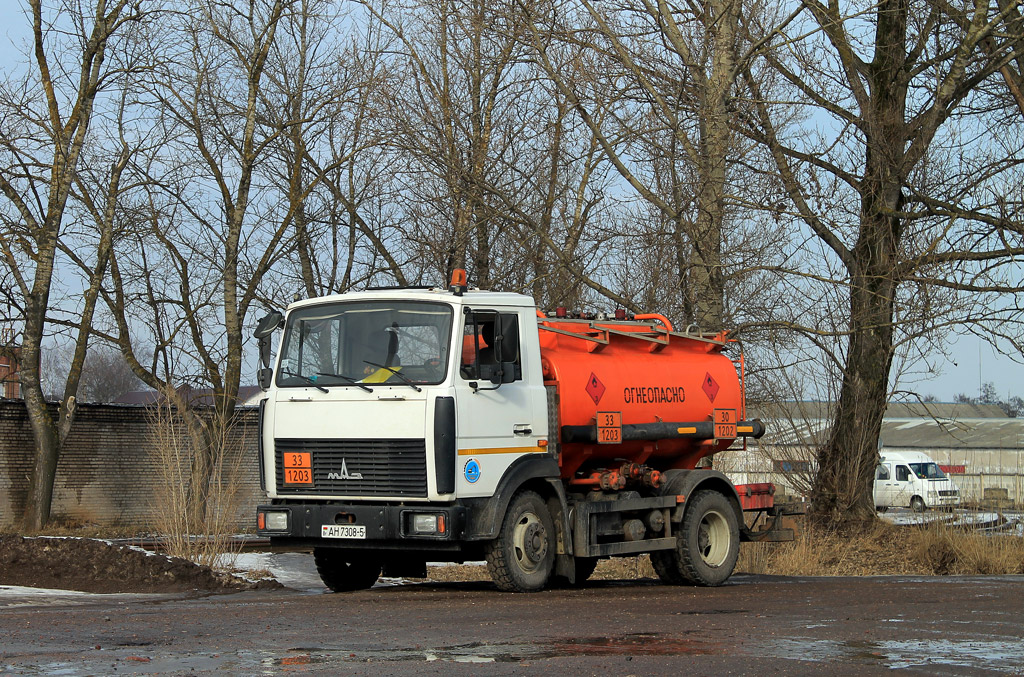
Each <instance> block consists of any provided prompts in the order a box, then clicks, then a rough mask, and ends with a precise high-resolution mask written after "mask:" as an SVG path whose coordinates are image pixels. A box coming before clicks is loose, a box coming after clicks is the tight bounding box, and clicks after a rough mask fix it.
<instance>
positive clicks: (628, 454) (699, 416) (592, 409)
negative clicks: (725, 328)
mask: <svg viewBox="0 0 1024 677" xmlns="http://www.w3.org/2000/svg"><path fill="white" fill-rule="evenodd" d="M538 325H539V329H540V345H541V356H542V358H541V364H542V369H543V373H544V379H545V385H546V386H548V388H553V389H554V391H555V396H556V397H555V401H556V402H557V405H556V406H557V411H558V421H559V428H560V433H561V448H560V452H561V455H560V462H561V468H562V477H563V478H564V479H567V480H573V479H578V478H579V475H580V473H581V472H584V474H585V471H587V470H589V469H597V468H604V467H608V466H618V465H621V464H622V463H632V464H637V465H641V466H647V467H649V468H651V469H654V470H656V471H660V472H664V471H666V470H670V469H692V468H695V467H696V466H697V463H698V461H699V460H700V459H701V458H703V457H705V456H709V455H711V454H714V453H716V452H719V451H723V450H725V449H726V448H728V447H729V446H730V445H731V444H732V443H733V442H734V440H735V439H736V438H737V437H738V436H745V437H760V436H761V434H763V432H764V426H763V425H762V424H761V422H760V421H757V420H755V421H746V420H745V407H744V398H743V382H742V373H741V372H742V361H740V362H739V364H737V363H734V362H733V361H732V360H730V359H729V358H728V357H727V356H725V355H724V354H723V352H722V351H723V350H724V349H725V347H726V346H727V345H728V343H727V341H726V340H725V337H724V333H723V334H718V335H715V336H713V337H708V336H703V335H698V334H687V333H685V332H676V331H673V328H672V325H671V324H670V323H669V321H668V320H667V319H666V318H664V317H662V316H661V315H640V316H637V317H636V318H635V319H634V321H607V322H601V321H590V320H571V319H560V318H548V317H538ZM716 415H717V421H718V423H719V425H718V426H716ZM602 418H603V419H605V420H601V419H602ZM602 423H609V424H611V425H609V426H607V427H603V426H601V424H602ZM606 431H607V432H606ZM602 433H604V436H605V437H607V439H599V437H601V436H602Z"/></svg>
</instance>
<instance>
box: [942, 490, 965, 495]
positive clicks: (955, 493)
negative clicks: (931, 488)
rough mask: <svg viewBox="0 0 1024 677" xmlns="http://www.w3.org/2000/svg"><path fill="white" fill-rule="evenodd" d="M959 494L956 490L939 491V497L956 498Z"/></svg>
mask: <svg viewBox="0 0 1024 677" xmlns="http://www.w3.org/2000/svg"><path fill="white" fill-rule="evenodd" d="M959 493H960V492H959V491H957V490H956V489H939V496H956V495H957V494H959Z"/></svg>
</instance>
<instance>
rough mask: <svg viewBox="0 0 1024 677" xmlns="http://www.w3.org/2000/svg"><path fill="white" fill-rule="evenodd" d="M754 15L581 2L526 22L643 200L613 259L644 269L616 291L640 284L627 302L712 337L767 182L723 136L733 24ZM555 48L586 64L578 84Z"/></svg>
mask: <svg viewBox="0 0 1024 677" xmlns="http://www.w3.org/2000/svg"><path fill="white" fill-rule="evenodd" d="M759 11H760V10H759V9H758V8H757V6H756V5H755V4H754V3H746V4H744V3H742V2H741V0H708V1H707V2H702V3H689V4H686V5H677V4H673V3H666V2H657V3H656V2H649V1H646V0H636V1H635V2H632V1H627V2H599V1H598V2H594V1H591V0H580V3H579V5H578V6H573V5H569V6H556V7H555V8H554V9H553V14H552V16H551V17H550V18H548V17H543V16H542V15H539V14H537V15H533V21H532V25H533V26H534V29H533V33H532V43H533V47H534V48H535V50H536V52H537V55H538V59H539V62H540V64H541V65H542V66H543V68H544V70H545V72H546V74H547V76H548V77H549V78H551V79H552V81H553V82H554V83H555V84H556V85H557V87H558V90H559V91H560V92H561V93H562V95H563V96H564V97H565V98H566V100H567V101H568V102H569V103H570V104H571V105H572V107H573V109H574V110H575V111H576V113H577V114H578V115H579V117H580V118H581V119H582V120H583V121H584V122H585V123H586V124H587V126H588V127H589V128H590V130H591V131H592V133H593V134H594V138H595V139H596V140H597V141H598V142H599V144H600V146H601V148H602V150H603V152H604V154H605V155H606V156H607V158H608V160H609V161H610V163H611V164H612V165H613V166H614V168H615V170H616V171H617V172H618V174H619V175H620V176H621V178H622V180H623V181H624V182H625V183H626V184H627V185H628V187H629V190H631V191H633V192H634V193H635V194H636V195H637V196H639V197H640V199H641V200H642V203H641V204H642V205H643V206H642V208H640V209H637V210H636V211H635V213H634V214H633V216H632V218H631V219H629V220H628V222H627V223H628V226H627V227H628V229H629V233H630V234H631V235H632V237H628V236H624V237H623V240H624V242H626V243H627V245H626V247H627V251H625V252H624V254H625V255H627V256H628V254H629V251H638V250H641V251H643V252H644V253H645V255H646V257H647V258H648V260H649V261H650V262H652V265H648V266H643V267H636V266H634V267H631V268H630V274H631V276H632V278H633V279H632V280H621V282H620V284H623V283H625V284H629V283H632V284H633V285H635V284H636V283H637V282H638V280H637V279H636V278H637V276H638V275H646V284H645V285H644V286H643V287H640V288H634V289H633V290H632V291H631V292H629V293H628V294H627V296H633V297H634V298H636V297H637V295H639V300H640V305H643V306H646V307H647V308H651V307H659V308H661V309H665V308H666V306H668V307H669V308H671V309H673V310H675V311H677V313H673V314H678V315H679V319H681V320H683V321H685V322H687V323H696V324H698V325H699V326H703V327H707V328H711V329H717V328H721V327H723V326H725V325H727V324H735V320H734V319H733V318H732V317H730V316H731V314H732V313H730V312H729V311H728V310H727V308H726V298H727V295H726V288H727V280H729V278H730V277H731V276H732V275H733V274H735V273H734V272H730V268H731V269H732V270H733V271H738V270H744V269H746V270H750V269H753V268H754V267H755V266H753V265H752V264H751V263H750V262H746V261H743V262H741V261H740V257H738V256H736V253H738V252H740V251H742V249H743V245H742V241H743V239H744V231H745V230H746V229H745V228H744V223H745V222H748V221H750V219H749V218H747V215H746V213H745V212H747V211H749V207H750V206H751V205H761V204H763V203H764V202H765V200H764V197H763V194H758V193H757V191H758V190H760V189H763V187H764V186H765V185H766V184H765V182H764V181H763V180H761V179H760V178H759V177H758V175H757V174H756V173H754V172H752V171H750V169H749V168H750V167H751V166H753V165H754V164H756V162H755V158H754V154H755V150H756V149H753V148H752V147H751V144H750V143H749V142H746V141H744V140H743V139H742V138H741V137H740V136H739V135H737V133H736V132H734V131H733V129H732V128H731V126H730V122H731V117H732V116H733V115H734V114H735V112H736V111H737V110H738V109H740V108H742V107H743V106H744V105H745V104H744V102H743V100H742V99H741V98H740V97H738V96H737V80H738V79H739V77H740V75H741V73H742V70H741V69H740V68H739V66H738V61H739V60H741V59H742V58H743V56H744V51H745V49H747V46H746V45H745V42H744V40H743V39H742V33H741V32H740V31H739V28H738V27H739V18H740V15H741V14H742V13H746V14H752V13H757V12H759ZM559 41H569V42H571V43H575V44H578V45H581V46H583V47H585V48H586V49H588V50H590V51H591V52H592V53H593V54H594V55H595V56H594V57H593V64H592V70H591V72H590V73H589V74H588V77H585V78H575V79H574V80H573V81H570V80H569V79H567V78H566V77H565V73H566V72H567V71H568V68H567V67H568V66H569V64H571V63H572V62H571V61H567V60H566V59H565V58H564V56H559V55H558V54H557V52H556V49H555V46H557V45H558V43H559ZM570 54H571V52H570ZM581 85H583V86H581ZM595 85H596V86H595ZM587 89H589V90H590V91H587ZM602 111H603V112H602ZM767 185H768V186H769V187H770V185H771V184H770V182H769V183H768V184H767ZM761 239H762V241H763V239H764V238H763V237H762V238H761ZM729 244H731V245H732V250H731V251H732V256H731V257H730V253H729V252H728V251H726V247H727V246H728V245H729Z"/></svg>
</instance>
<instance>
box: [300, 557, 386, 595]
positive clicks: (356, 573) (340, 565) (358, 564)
mask: <svg viewBox="0 0 1024 677" xmlns="http://www.w3.org/2000/svg"><path fill="white" fill-rule="evenodd" d="M313 561H314V562H316V571H317V573H318V574H320V580H321V581H323V582H324V585H326V586H327V587H328V588H330V589H331V591H332V592H350V591H352V590H366V589H367V588H371V587H373V584H374V583H376V582H377V578H378V577H379V576H380V570H381V566H380V562H374V561H372V560H366V559H359V558H355V557H353V556H352V555H351V554H350V553H345V552H342V551H340V550H335V549H334V548H313Z"/></svg>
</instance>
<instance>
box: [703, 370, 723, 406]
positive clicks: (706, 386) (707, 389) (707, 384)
mask: <svg viewBox="0 0 1024 677" xmlns="http://www.w3.org/2000/svg"><path fill="white" fill-rule="evenodd" d="M701 389H702V390H703V391H704V394H705V395H707V396H708V399H709V400H711V401H712V402H714V401H715V398H716V397H718V391H719V390H720V389H721V387H720V386H719V385H718V383H717V382H716V381H715V379H713V378H711V372H710V371H709V372H708V373H707V374H705V375H704V383H703V384H701Z"/></svg>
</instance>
